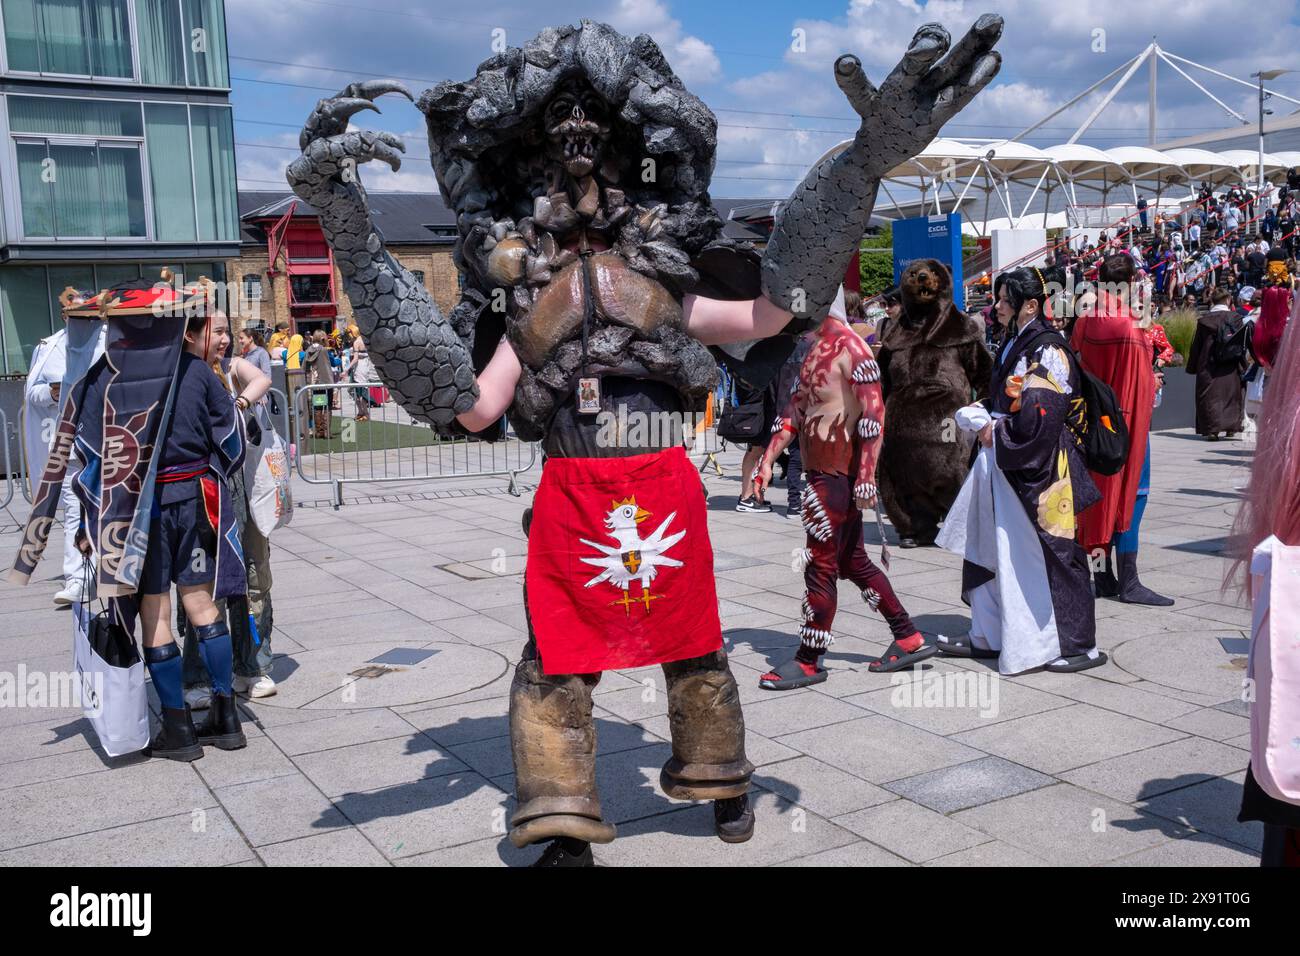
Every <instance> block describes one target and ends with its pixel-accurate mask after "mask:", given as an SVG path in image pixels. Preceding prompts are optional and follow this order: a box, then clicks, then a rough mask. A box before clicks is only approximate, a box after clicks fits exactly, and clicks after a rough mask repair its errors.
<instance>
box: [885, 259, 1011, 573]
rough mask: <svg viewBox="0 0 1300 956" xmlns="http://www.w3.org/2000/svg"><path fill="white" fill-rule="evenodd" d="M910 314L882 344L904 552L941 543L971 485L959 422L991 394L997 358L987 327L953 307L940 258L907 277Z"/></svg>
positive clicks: (892, 497)
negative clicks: (938, 538) (961, 413)
mask: <svg viewBox="0 0 1300 956" xmlns="http://www.w3.org/2000/svg"><path fill="white" fill-rule="evenodd" d="M899 286H900V291H901V293H902V297H903V311H902V313H901V314H900V315H899V317H898V321H897V322H890V323H889V325H888V326H887V327H886V329H885V333H884V335H883V337H882V338H881V348H880V355H879V360H880V383H881V388H882V390H883V391H884V394H885V423H884V424H885V446H884V450H883V451H882V452H881V456H880V472H879V474H880V493H881V495H882V497H883V498H884V502H885V508H886V510H887V511H888V513H889V520H890V521H891V522H892V523H893V525H894V528H895V529H896V530H897V531H898V537H899V539H900V542H899V543H900V544H901V545H902V546H903V547H905V548H909V547H916V546H917V545H928V544H933V543H934V537H935V535H936V534H938V533H939V522H940V521H942V520H943V518H944V516H945V515H946V514H947V513H948V509H949V508H950V507H951V506H952V503H953V499H955V498H956V497H957V492H958V491H960V490H961V486H962V482H964V481H965V480H966V471H967V467H968V464H969V462H970V457H971V444H972V438H971V436H970V435H968V434H966V433H964V432H961V431H959V430H958V429H957V428H956V426H955V425H954V424H953V415H955V414H956V412H957V409H959V408H961V407H962V406H963V405H969V404H970V402H971V400H972V399H973V398H975V399H979V398H983V397H984V396H985V395H987V394H988V382H989V375H990V374H991V373H992V371H993V357H992V356H991V355H989V350H988V349H987V348H985V346H984V328H983V324H982V323H980V322H976V321H975V320H974V319H972V318H971V317H970V316H968V315H967V314H966V313H965V312H962V311H961V310H960V309H958V308H957V307H956V306H955V305H953V302H952V274H951V273H950V272H949V271H948V267H947V266H945V265H944V264H943V263H942V262H939V261H938V260H937V259H920V260H917V261H916V262H913V263H912V264H911V265H909V266H908V267H907V268H906V269H905V270H904V271H903V277H902V281H901V282H900V284H899Z"/></svg>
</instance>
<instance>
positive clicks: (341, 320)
mask: <svg viewBox="0 0 1300 956" xmlns="http://www.w3.org/2000/svg"><path fill="white" fill-rule="evenodd" d="M370 206H371V212H372V214H373V216H374V219H375V223H376V225H377V226H378V227H379V229H380V231H381V232H382V233H383V235H384V239H385V241H386V243H387V246H388V250H389V251H390V252H391V253H392V254H393V255H394V256H395V257H396V258H397V260H398V261H399V262H401V263H402V265H404V266H405V267H406V268H407V269H409V270H411V271H412V272H413V273H415V274H416V276H418V277H419V278H420V279H422V280H423V281H424V287H425V288H426V289H428V290H429V292H430V293H431V294H432V295H433V298H434V301H435V302H437V303H438V307H439V308H440V309H442V310H443V312H444V314H445V313H447V312H449V311H450V310H451V308H452V306H454V305H455V304H456V300H457V298H458V297H459V281H458V279H457V273H456V267H455V266H454V265H453V264H452V261H451V250H452V245H453V243H454V242H455V238H456V223H455V217H454V216H453V215H452V213H451V212H450V211H448V209H447V208H446V206H444V205H443V203H442V200H441V198H439V197H438V196H437V195H430V194H420V193H371V194H370ZM239 224H240V248H239V253H240V254H239V258H237V259H229V260H227V261H226V275H227V276H228V277H229V281H230V282H231V283H237V284H238V287H239V292H240V295H239V299H240V301H239V303H238V304H236V303H233V302H232V303H230V306H231V308H230V311H231V313H232V315H236V316H238V318H237V319H236V325H237V326H242V325H243V324H244V323H245V322H248V321H249V320H250V319H253V318H256V320H257V321H258V322H260V324H262V325H264V326H266V327H267V328H275V326H276V325H277V324H279V323H280V322H288V323H289V325H290V326H291V327H292V328H294V329H296V330H297V331H299V332H302V333H304V334H305V333H307V332H310V331H312V330H315V329H324V330H325V331H327V332H328V331H332V330H333V329H335V328H338V327H341V326H344V325H347V324H348V323H349V322H350V321H351V319H352V303H351V302H349V301H348V297H347V294H346V293H345V292H344V290H343V277H342V276H341V275H340V274H339V271H338V266H337V264H336V263H335V262H334V256H333V254H332V252H331V251H330V248H329V245H328V244H327V243H326V242H325V237H324V235H323V234H322V233H321V230H320V224H319V222H318V219H317V214H316V210H314V209H313V208H312V207H311V206H310V205H309V204H307V203H305V202H303V201H302V200H301V199H298V198H297V197H296V196H294V195H293V194H292V193H290V192H288V191H287V190H286V191H283V192H260V191H259V192H245V191H241V192H240V194H239ZM272 255H274V257H275V262H274V263H272V261H271V259H272Z"/></svg>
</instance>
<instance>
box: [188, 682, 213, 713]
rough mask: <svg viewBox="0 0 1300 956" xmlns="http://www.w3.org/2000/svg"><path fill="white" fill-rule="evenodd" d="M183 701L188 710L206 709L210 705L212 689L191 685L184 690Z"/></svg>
mask: <svg viewBox="0 0 1300 956" xmlns="http://www.w3.org/2000/svg"><path fill="white" fill-rule="evenodd" d="M185 703H187V704H188V705H189V707H190V710H207V709H208V708H209V707H211V706H212V691H211V690H210V689H209V688H207V687H191V688H190V689H189V690H187V691H186V692H185Z"/></svg>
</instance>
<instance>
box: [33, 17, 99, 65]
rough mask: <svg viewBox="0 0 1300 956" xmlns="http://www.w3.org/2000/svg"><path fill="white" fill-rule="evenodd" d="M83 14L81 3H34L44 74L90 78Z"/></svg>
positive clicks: (88, 47)
mask: <svg viewBox="0 0 1300 956" xmlns="http://www.w3.org/2000/svg"><path fill="white" fill-rule="evenodd" d="M82 14H83V9H82V2H81V0H40V2H39V3H37V5H36V20H37V23H38V24H39V29H40V34H41V40H42V42H41V61H42V62H41V69H42V71H43V72H45V73H75V74H77V75H79V76H89V75H90V44H89V43H88V42H87V36H86V24H85V21H84V18H83V16H82Z"/></svg>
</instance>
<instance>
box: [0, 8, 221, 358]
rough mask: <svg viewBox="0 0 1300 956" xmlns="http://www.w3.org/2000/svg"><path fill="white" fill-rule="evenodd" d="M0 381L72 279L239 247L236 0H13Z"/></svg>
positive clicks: (114, 275) (202, 260) (2, 188)
mask: <svg viewBox="0 0 1300 956" xmlns="http://www.w3.org/2000/svg"><path fill="white" fill-rule="evenodd" d="M0 33H2V34H3V37H4V42H3V44H0V374H17V373H23V372H25V371H26V369H27V363H28V361H29V360H30V358H31V353H32V349H33V348H34V347H35V345H36V343H37V342H38V341H39V340H40V339H41V338H43V337H44V336H46V335H49V334H50V332H51V331H52V330H53V329H55V328H57V327H58V323H59V321H60V319H59V309H58V304H57V299H58V296H59V293H60V292H62V291H63V289H64V288H66V287H67V286H69V285H71V286H73V287H75V288H77V289H90V288H95V289H102V288H105V287H107V286H110V285H112V284H114V283H117V282H121V281H124V280H128V279H136V278H140V277H144V278H148V279H153V278H155V277H157V275H158V274H159V272H160V271H161V269H162V268H163V267H164V266H165V267H168V268H170V269H172V271H174V272H177V273H179V274H182V275H184V276H185V277H187V278H195V277H197V276H199V275H207V276H209V277H211V278H214V279H222V278H224V275H223V274H222V267H221V260H223V259H225V258H228V257H231V256H234V255H237V254H238V249H239V222H238V214H237V202H236V189H235V143H234V130H233V125H232V121H231V110H230V105H229V93H230V77H229V66H228V61H227V55H226V27H225V9H224V3H223V0H0Z"/></svg>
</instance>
